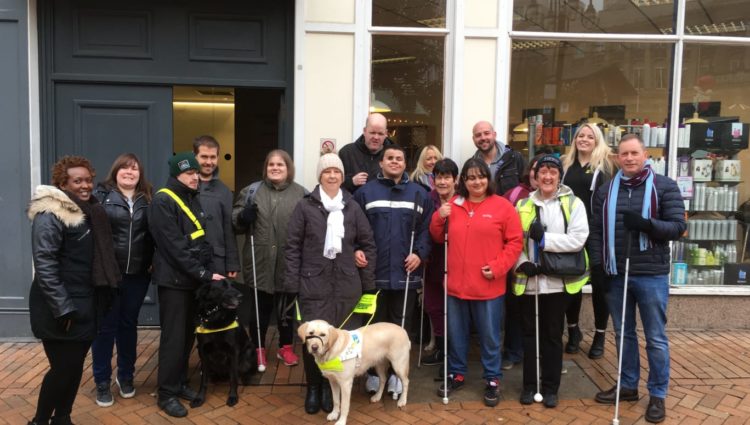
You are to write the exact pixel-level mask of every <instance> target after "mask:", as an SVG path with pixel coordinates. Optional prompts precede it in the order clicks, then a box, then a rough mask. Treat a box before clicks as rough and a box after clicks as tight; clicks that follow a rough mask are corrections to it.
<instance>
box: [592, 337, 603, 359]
mask: <svg viewBox="0 0 750 425" xmlns="http://www.w3.org/2000/svg"><path fill="white" fill-rule="evenodd" d="M602 356H604V331H599V330H597V331H596V332H594V340H593V341H591V348H590V349H589V358H590V359H594V360H596V359H601V358H602Z"/></svg>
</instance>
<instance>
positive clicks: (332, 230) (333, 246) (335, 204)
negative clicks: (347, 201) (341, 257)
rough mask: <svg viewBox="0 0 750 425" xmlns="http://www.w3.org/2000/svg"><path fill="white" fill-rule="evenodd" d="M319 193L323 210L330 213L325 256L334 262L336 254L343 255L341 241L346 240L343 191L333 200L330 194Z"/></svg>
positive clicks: (321, 191) (324, 250) (324, 248)
mask: <svg viewBox="0 0 750 425" xmlns="http://www.w3.org/2000/svg"><path fill="white" fill-rule="evenodd" d="M319 192H320V201H321V202H322V203H323V208H325V209H326V211H328V222H327V227H326V241H325V245H324V246H323V256H324V257H326V258H330V259H331V260H333V259H334V258H336V254H340V253H341V240H342V239H343V238H344V212H343V209H344V202H343V199H344V195H343V192H342V191H341V189H339V193H337V194H336V196H334V197H333V198H330V197H328V194H326V193H325V191H323V189H320V190H319Z"/></svg>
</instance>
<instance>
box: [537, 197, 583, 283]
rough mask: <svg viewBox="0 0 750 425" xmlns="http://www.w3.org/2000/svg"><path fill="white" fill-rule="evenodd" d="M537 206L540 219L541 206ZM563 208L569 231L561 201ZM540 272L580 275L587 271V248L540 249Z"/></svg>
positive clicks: (547, 274)
mask: <svg viewBox="0 0 750 425" xmlns="http://www.w3.org/2000/svg"><path fill="white" fill-rule="evenodd" d="M534 208H536V219H537V220H540V219H541V216H540V215H539V206H538V205H534ZM560 210H562V215H563V222H564V223H565V233H568V219H567V218H566V217H565V210H563V208H562V203H560ZM539 272H540V274H543V275H546V276H557V277H578V276H581V275H583V274H584V273H586V248H582V249H581V250H580V251H576V252H547V251H541V250H540V251H539Z"/></svg>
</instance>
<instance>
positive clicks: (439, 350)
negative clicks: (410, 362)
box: [422, 336, 445, 366]
mask: <svg viewBox="0 0 750 425" xmlns="http://www.w3.org/2000/svg"><path fill="white" fill-rule="evenodd" d="M443 341H444V340H443V337H442V336H436V337H435V351H433V352H432V353H431V354H430V355H428V356H425V357H422V364H423V365H425V366H437V365H441V366H442V365H443V359H444V358H445V355H444V354H443Z"/></svg>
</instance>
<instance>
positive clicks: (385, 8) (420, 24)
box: [372, 0, 446, 28]
mask: <svg viewBox="0 0 750 425" xmlns="http://www.w3.org/2000/svg"><path fill="white" fill-rule="evenodd" d="M445 1H446V0H429V1H424V0H373V2H372V25H373V26H376V27H412V28H425V27H426V28H445Z"/></svg>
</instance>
